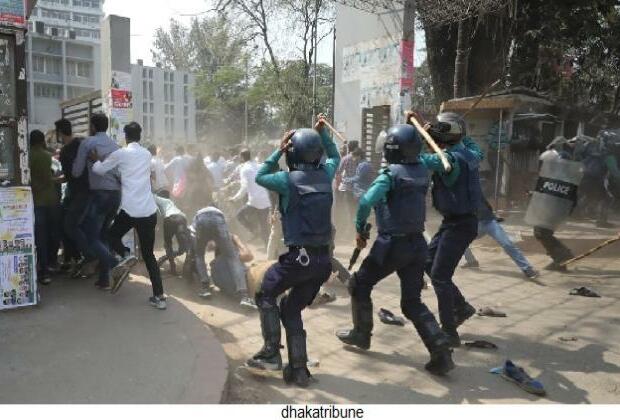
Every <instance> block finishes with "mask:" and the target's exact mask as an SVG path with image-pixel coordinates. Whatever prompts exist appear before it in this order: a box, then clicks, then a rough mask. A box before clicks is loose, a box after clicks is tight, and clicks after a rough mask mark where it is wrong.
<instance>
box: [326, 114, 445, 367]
mask: <svg viewBox="0 0 620 420" xmlns="http://www.w3.org/2000/svg"><path fill="white" fill-rule="evenodd" d="M378 146H379V147H381V148H382V149H383V154H384V157H385V160H386V161H387V162H388V164H389V165H388V166H387V168H385V169H383V170H382V171H381V173H380V175H379V176H378V177H377V179H375V181H374V182H373V184H372V185H371V187H370V188H369V190H368V191H367V192H366V193H365V194H364V196H363V197H362V198H361V200H360V202H359V208H358V210H357V218H356V228H357V232H358V234H357V246H358V248H360V249H361V248H364V247H365V246H366V239H365V237H364V234H363V232H364V231H365V225H366V220H367V218H368V216H369V215H370V210H371V208H373V207H374V209H375V215H376V220H377V228H378V231H379V234H378V236H377V239H376V241H375V243H374V244H373V246H372V249H371V250H370V253H369V255H368V257H366V259H365V260H364V261H363V263H362V265H361V267H360V270H359V271H358V272H357V273H355V274H354V275H353V278H352V280H351V282H350V284H349V291H350V294H351V311H352V315H353V329H351V330H341V331H338V332H337V333H336V335H337V336H338V338H339V339H340V340H341V341H342V342H343V343H345V344H349V345H354V346H357V347H359V348H362V349H364V350H367V349H369V348H370V339H371V335H372V334H371V332H372V328H373V310H372V307H373V305H372V300H371V297H370V294H371V292H372V289H373V287H374V286H375V285H376V284H377V283H378V282H379V281H381V280H382V279H384V278H385V277H387V276H388V275H390V274H392V273H393V272H396V273H397V274H398V277H399V278H400V285H401V309H402V311H403V314H404V315H405V316H406V317H407V318H408V319H410V320H411V321H412V322H413V325H414V327H415V329H416V330H417V332H418V334H419V335H420V338H421V339H422V341H423V342H424V345H425V346H426V348H427V349H428V351H429V352H430V354H431V360H430V362H428V363H427V364H426V366H425V368H426V369H427V370H428V371H430V372H431V373H434V374H445V373H447V372H448V371H449V370H451V369H453V368H454V363H453V362H452V356H451V354H452V350H450V347H449V342H448V339H447V337H446V334H445V333H444V332H443V331H442V330H441V328H440V327H439V324H438V323H437V320H436V319H435V317H434V316H433V314H432V313H431V311H430V310H429V309H428V308H427V307H426V305H425V304H424V303H423V302H422V300H421V296H420V295H421V292H422V288H423V285H424V279H423V277H424V267H425V263H426V255H427V245H426V240H425V239H424V236H423V232H424V222H425V220H426V203H425V196H426V193H427V191H428V186H429V172H428V170H427V169H426V167H425V166H424V165H423V164H422V163H421V162H420V160H419V153H420V150H421V148H422V142H421V140H420V136H419V134H418V132H417V131H416V129H415V128H414V127H412V126H411V125H406V124H402V125H396V126H394V127H391V128H390V129H389V130H388V132H387V136H386V137H385V140H384V144H382V145H378ZM378 151H379V150H378Z"/></svg>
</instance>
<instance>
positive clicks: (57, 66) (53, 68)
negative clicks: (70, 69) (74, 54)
mask: <svg viewBox="0 0 620 420" xmlns="http://www.w3.org/2000/svg"><path fill="white" fill-rule="evenodd" d="M45 72H46V73H47V74H56V75H60V73H61V72H62V61H61V60H60V58H51V57H47V58H46V59H45Z"/></svg>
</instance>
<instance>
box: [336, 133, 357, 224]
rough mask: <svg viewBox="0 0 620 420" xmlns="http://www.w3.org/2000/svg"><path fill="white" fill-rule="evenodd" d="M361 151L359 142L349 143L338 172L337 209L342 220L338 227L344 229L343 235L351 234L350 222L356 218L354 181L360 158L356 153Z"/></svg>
mask: <svg viewBox="0 0 620 420" xmlns="http://www.w3.org/2000/svg"><path fill="white" fill-rule="evenodd" d="M358 149H359V142H357V141H355V140H353V141H349V143H348V148H347V150H348V153H347V155H346V156H344V157H343V158H342V161H341V162H340V166H339V167H338V171H336V184H337V186H338V188H337V191H338V192H337V193H336V207H337V208H338V212H337V213H338V216H340V220H339V223H338V225H339V226H342V227H344V229H343V233H344V234H347V235H348V234H349V233H350V232H349V231H350V230H351V227H350V225H351V224H350V223H349V221H350V220H352V219H353V218H354V217H355V210H356V200H355V196H354V195H353V181H352V179H353V178H354V177H355V172H356V170H357V164H358V162H359V158H358V157H357V156H356V155H354V152H355V151H356V150H358Z"/></svg>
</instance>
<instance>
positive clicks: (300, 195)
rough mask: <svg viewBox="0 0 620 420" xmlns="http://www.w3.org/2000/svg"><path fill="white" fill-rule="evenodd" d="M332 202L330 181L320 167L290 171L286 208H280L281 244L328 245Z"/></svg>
mask: <svg viewBox="0 0 620 420" xmlns="http://www.w3.org/2000/svg"><path fill="white" fill-rule="evenodd" d="M333 201H334V197H333V193H332V183H331V179H330V177H329V176H328V175H327V172H325V170H324V169H323V168H322V167H321V166H319V168H318V169H312V170H305V171H292V172H289V202H288V208H287V209H282V208H281V209H280V210H281V213H282V231H283V234H284V243H285V244H286V245H287V246H292V245H297V246H302V245H305V246H324V245H329V244H330V242H331V233H332V220H331V213H332V203H333ZM283 210H285V211H283Z"/></svg>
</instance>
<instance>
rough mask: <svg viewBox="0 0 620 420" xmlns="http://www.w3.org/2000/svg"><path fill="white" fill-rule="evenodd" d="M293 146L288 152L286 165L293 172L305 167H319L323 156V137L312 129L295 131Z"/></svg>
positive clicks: (292, 138)
mask: <svg viewBox="0 0 620 420" xmlns="http://www.w3.org/2000/svg"><path fill="white" fill-rule="evenodd" d="M291 143H292V144H291V146H290V147H289V148H288V150H287V151H286V164H287V165H288V167H289V168H290V169H291V170H295V169H303V167H304V166H305V165H314V166H318V164H319V162H320V161H321V156H323V144H322V143H321V136H320V135H319V133H318V132H317V131H316V130H314V129H312V128H300V129H297V130H295V134H293V137H291Z"/></svg>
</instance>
